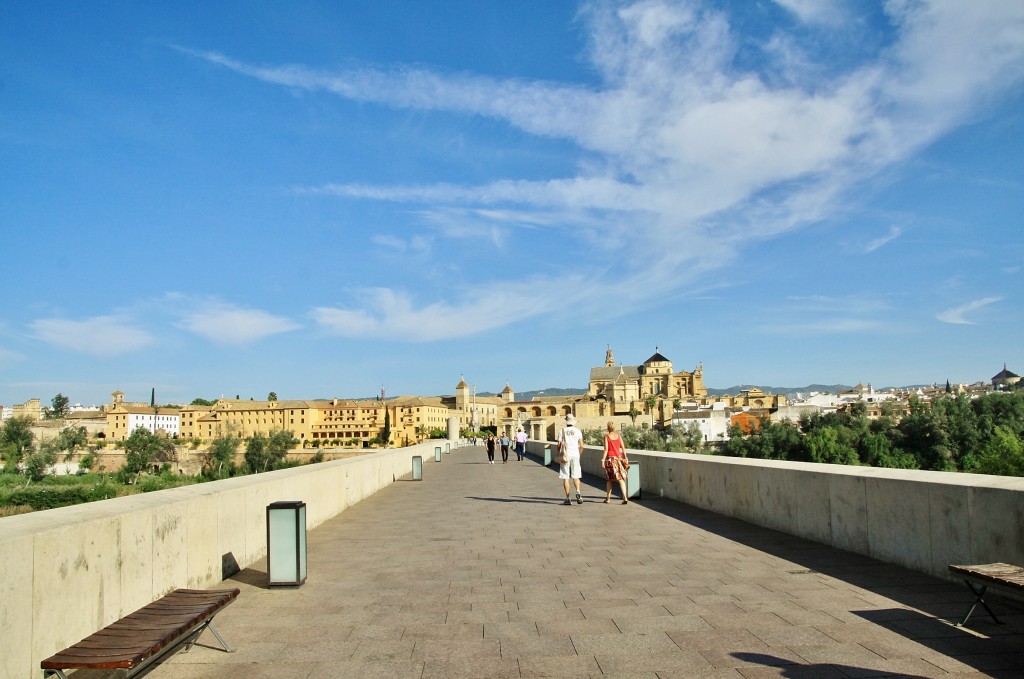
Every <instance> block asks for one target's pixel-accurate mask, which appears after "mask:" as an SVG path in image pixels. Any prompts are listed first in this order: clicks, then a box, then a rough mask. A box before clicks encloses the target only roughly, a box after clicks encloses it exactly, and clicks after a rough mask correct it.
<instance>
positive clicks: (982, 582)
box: [949, 563, 1024, 625]
mask: <svg viewBox="0 0 1024 679" xmlns="http://www.w3.org/2000/svg"><path fill="white" fill-rule="evenodd" d="M949 571H950V573H953V574H954V575H956V576H957V577H959V578H960V579H961V580H963V581H964V584H965V585H967V587H968V588H969V589H970V590H971V591H972V592H973V593H974V603H973V604H972V605H971V609H970V610H969V611H967V615H965V616H964V619H963V620H962V621H960V623H958V625H966V624H967V619H968V618H970V617H971V613H973V612H974V609H975V608H976V607H977V606H978V604H981V605H982V606H983V607H984V608H985V610H986V611H988V614H989V615H991V616H992V619H993V620H995V621H996V623H997V624H1002V623H1001V622H1000V620H999V618H997V617H996V614H995V613H993V612H992V609H991V608H989V607H988V604H987V603H985V593H986V592H987V591H988V590H989V589H990V588H991V589H992V590H994V591H997V592H999V593H1000V594H1003V595H1005V596H1008V597H1010V598H1013V599H1017V600H1020V601H1024V567H1021V566H1014V565H1012V564H1008V563H986V564H977V565H974V566H966V565H951V566H950V567H949ZM975 585H977V587H976V586H975Z"/></svg>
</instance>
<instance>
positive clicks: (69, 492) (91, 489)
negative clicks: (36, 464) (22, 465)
mask: <svg viewBox="0 0 1024 679" xmlns="http://www.w3.org/2000/svg"><path fill="white" fill-rule="evenodd" d="M117 495H118V487H117V486H116V485H113V484H107V483H103V484H97V485H78V486H67V485H56V484H36V485H32V486H28V487H27V488H26V487H20V488H10V487H7V488H3V489H0V505H28V506H29V507H32V509H33V510H36V511H39V510H41V509H54V508H56V507H68V506H70V505H77V504H82V503H83V502H95V501H96V500H106V499H107V498H112V497H117Z"/></svg>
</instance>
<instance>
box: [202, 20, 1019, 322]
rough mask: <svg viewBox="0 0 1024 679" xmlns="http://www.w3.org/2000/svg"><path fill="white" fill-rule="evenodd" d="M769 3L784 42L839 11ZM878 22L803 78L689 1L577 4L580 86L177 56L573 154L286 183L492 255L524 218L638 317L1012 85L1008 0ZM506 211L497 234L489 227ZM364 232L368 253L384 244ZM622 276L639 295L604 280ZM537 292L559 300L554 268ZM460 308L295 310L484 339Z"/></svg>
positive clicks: (796, 50)
mask: <svg viewBox="0 0 1024 679" xmlns="http://www.w3.org/2000/svg"><path fill="white" fill-rule="evenodd" d="M778 2H779V4H780V5H781V6H783V7H785V8H786V9H788V10H789V11H791V12H792V13H793V14H794V15H795V16H796V17H798V19H799V20H800V21H802V22H805V26H804V30H814V28H815V25H822V24H824V25H826V26H825V28H824V30H826V31H828V30H834V27H833V26H828V25H827V24H829V23H830V22H834V20H835V18H836V17H839V16H847V15H850V14H855V13H856V11H857V7H856V4H855V3H848V2H843V1H840V0H833V1H831V2H812V1H811V0H778ZM883 9H884V10H885V11H886V12H887V14H888V16H889V20H890V22H891V24H892V26H894V27H895V32H894V34H893V35H894V37H893V42H892V43H891V44H889V45H887V46H885V47H883V48H882V49H881V50H880V51H879V52H878V53H877V54H876V55H875V56H874V58H872V59H871V60H867V61H861V62H860V63H858V64H853V65H850V66H848V67H847V68H846V69H845V70H841V71H840V72H838V73H837V72H836V69H834V68H829V69H825V68H816V66H817V64H816V63H815V57H816V55H814V54H812V53H809V52H807V51H805V50H804V49H802V48H801V43H800V41H799V40H798V39H796V37H791V36H786V35H784V34H780V33H778V32H776V33H775V34H773V35H772V36H771V37H770V38H767V39H766V42H765V44H764V45H760V46H757V45H755V46H753V49H760V51H761V55H762V56H763V59H761V60H760V65H759V66H758V70H757V71H754V70H751V69H750V68H749V67H744V68H741V67H740V66H738V65H737V63H736V59H735V57H736V54H737V52H738V44H739V40H738V38H737V37H736V36H735V35H734V34H733V31H732V29H731V27H730V23H729V17H728V16H727V15H726V14H725V13H723V12H721V11H717V10H714V9H712V8H710V7H709V3H708V4H705V3H701V2H698V1H697V0H642V1H638V2H614V1H613V2H606V1H594V2H588V3H586V4H585V5H584V6H583V8H582V10H581V12H580V17H581V21H582V25H584V26H585V27H586V30H587V34H588V47H587V50H586V57H587V58H588V59H589V61H590V63H591V65H592V66H593V68H594V70H595V72H596V74H597V75H598V76H599V78H598V80H599V83H598V84H596V85H594V86H590V87H582V86H580V85H577V84H565V83H554V82H541V81H532V82H531V81H526V80H519V79H512V80H501V79H494V78H488V77H484V76H477V75H471V74H465V73H443V72H440V71H435V70H431V69H428V68H412V67H407V68H378V67H373V66H369V67H360V66H353V67H350V68H347V69H340V70H337V71H331V72H327V71H324V70H319V69H314V68H309V67H306V66H303V65H296V64H289V65H253V64H248V63H244V62H242V61H239V60H237V59H233V58H231V57H229V56H226V55H224V54H220V53H216V52H198V51H190V50H183V51H188V52H189V53H190V54H193V55H195V56H197V57H199V58H202V59H205V60H206V61H208V62H211V63H215V64H218V65H220V66H223V67H225V68H228V69H231V70H233V71H235V72H237V73H241V74H244V75H246V76H249V77H252V78H256V79H259V80H261V81H263V82H266V83H271V84H274V85H280V86H283V87H288V88H293V89H298V90H307V91H322V92H330V93H333V94H336V95H338V96H339V97H343V98H346V99H350V100H355V101H362V102H372V103H377V104H381V105H384V106H389V107H394V108H403V109H414V110H420V111H447V112H455V113H461V114H472V115H479V116H485V117H489V118H492V119H496V120H499V121H504V122H505V123H507V124H509V125H511V126H514V127H517V128H519V129H521V130H523V131H525V132H527V133H529V134H533V135H537V136H543V137H554V138H560V139H564V140H567V141H569V142H571V143H572V144H574V145H575V146H576V147H577V148H578V149H579V155H580V163H579V166H578V167H579V170H578V172H576V173H575V174H573V175H571V176H565V177H556V178H549V179H544V180H526V179H521V178H515V177H509V178H504V179H499V180H495V181H488V182H483V183H479V184H453V183H436V184H427V185H422V184H417V185H372V184H358V183H329V182H327V183H324V184H321V185H319V186H312V187H305V188H303V189H301V190H303V191H306V192H309V193H311V194H321V195H333V196H338V197H342V198H346V199H357V200H368V201H388V202H395V203H405V204H412V205H418V206H422V208H421V209H420V210H419V211H418V212H417V214H420V215H422V216H424V218H425V219H427V220H429V222H430V223H431V224H432V225H433V226H434V227H435V228H437V229H438V235H439V236H444V237H449V238H466V237H473V238H481V237H484V238H488V239H490V240H491V243H492V244H494V245H495V246H496V247H502V246H503V245H504V244H506V243H509V242H514V241H515V238H514V234H512V233H511V232H514V230H515V229H518V228H537V226H538V225H543V226H544V227H545V228H550V229H551V231H552V233H553V234H555V236H556V237H561V238H563V239H568V238H571V239H573V245H574V250H575V251H576V252H577V253H578V255H577V256H579V257H581V258H585V259H587V260H588V261H589V262H590V263H591V265H592V266H591V268H592V269H593V272H594V273H593V275H592V278H591V280H589V281H588V285H589V286H591V287H597V288H605V289H607V291H608V292H609V293H610V294H611V295H613V296H614V297H615V298H616V299H617V300H619V301H624V298H625V297H631V299H630V301H632V302H635V303H638V304H643V303H645V302H653V301H656V300H657V299H659V297H660V296H662V295H664V294H666V293H671V292H676V293H678V292H680V291H682V290H685V289H686V288H687V286H693V285H697V284H699V279H700V277H701V276H702V275H704V274H706V273H707V272H708V271H711V270H714V269H715V268H719V267H722V266H725V265H728V264H729V263H730V262H732V261H733V260H734V259H735V258H736V256H737V254H738V252H740V248H741V247H745V246H748V245H749V244H750V243H751V241H755V240H759V239H766V238H771V237H774V236H777V235H778V234H781V233H785V232H787V231H791V230H793V229H797V228H799V227H801V226H805V225H807V224H809V223H812V222H815V221H818V220H821V219H823V218H825V217H826V216H827V215H829V214H831V213H832V212H833V211H835V209H836V208H837V207H838V206H840V205H841V204H842V201H844V200H846V199H847V198H848V196H849V195H850V194H851V191H852V189H853V188H854V187H856V186H858V185H859V184H860V183H861V182H863V181H864V180H865V179H868V178H871V177H873V176H875V175H877V174H878V173H879V172H880V171H881V170H884V169H886V168H889V167H892V166H893V165H894V164H898V163H901V162H903V161H905V160H906V159H908V158H909V157H911V156H912V155H913V154H914V153H915V152H917V151H918V150H920V149H921V148H923V147H924V146H926V145H927V144H929V143H931V142H933V141H934V140H935V139H936V138H938V137H939V136H940V135H942V134H944V133H946V132H948V131H949V130H951V129H953V128H954V127H956V126H957V125H959V124H961V123H963V122H965V121H968V120H970V119H971V118H972V116H975V115H977V114H978V113H979V112H980V111H982V110H984V108H985V107H986V106H987V104H988V103H989V102H990V101H992V99H993V98H994V97H996V96H998V94H999V92H1001V91H1002V90H1004V89H1006V88H1009V87H1012V86H1014V85H1017V84H1019V83H1020V82H1021V81H1022V80H1024V3H1019V2H1017V3H1013V2H1005V1H1004V0H958V1H953V0H950V1H945V2H927V1H919V0H913V1H911V0H889V1H888V2H886V3H885V4H884V7H883ZM748 47H749V46H748ZM826 72H827V73H830V74H831V75H829V77H828V78H827V79H826V78H825V77H824V76H823V75H822V74H823V73H826ZM584 159H585V160H584ZM513 213H514V214H515V215H517V216H518V220H517V221H516V220H509V219H507V218H506V217H507V216H508V215H509V214H513ZM552 217H557V219H552ZM900 233H901V232H900V230H899V229H898V228H897V227H894V228H893V229H892V230H891V231H890V232H889V234H888V235H887V236H884V237H881V238H877V239H875V240H873V241H870V242H869V243H868V244H867V252H871V251H874V250H876V249H878V248H880V247H882V246H883V245H884V244H885V243H887V242H890V241H891V240H892V239H894V238H897V237H898V236H899V235H900ZM382 238H384V239H385V240H380V241H378V242H379V243H381V244H386V243H390V244H391V245H398V244H399V243H400V242H402V240H401V239H399V240H391V241H388V240H386V237H384V236H382ZM626 242H628V243H630V244H631V246H632V247H634V248H635V249H636V250H638V251H643V252H647V253H655V254H654V258H655V259H654V260H650V261H644V262H642V263H637V264H636V265H633V266H635V267H639V266H643V270H642V271H641V270H640V269H639V268H634V269H630V268H629V267H630V264H629V263H625V264H624V263H622V262H619V261H617V260H615V259H614V258H613V257H614V255H613V254H612V250H611V249H610V248H609V244H613V245H618V244H620V243H626ZM683 244H685V245H683ZM656 267H662V268H661V269H660V270H659V269H657V268H656ZM652 271H653V272H656V273H654V274H653V275H652V274H651V273H650V272H652ZM602 272H603V273H602ZM631 280H636V281H642V284H641V285H639V286H637V287H636V288H630V287H628V285H626V284H624V283H625V282H628V281H631ZM547 284H548V285H550V286H551V287H552V288H554V289H566V288H567V280H565V279H560V278H558V277H557V274H556V277H555V278H551V279H549V280H547ZM522 292H523V294H526V295H536V294H537V290H534V289H528V290H526V289H524V290H522ZM507 294H514V292H512V291H510V292H508V293H507ZM371 302H372V303H371ZM530 302H531V300H530V299H528V298H527V299H518V300H516V301H515V302H514V303H512V304H511V308H513V309H524V310H527V311H526V312H527V313H530V314H531V315H536V314H537V313H541V312H538V311H537V309H545V308H547V306H546V305H543V304H542V305H539V306H538V305H532V304H531V303H530ZM374 305H377V306H374ZM618 306H620V307H622V306H624V305H618ZM477 308H488V307H477ZM491 308H493V307H491ZM472 309H474V307H473V306H472V305H471V304H470V303H469V302H468V301H467V302H466V303H459V302H450V301H449V302H446V301H443V300H430V299H424V300H423V301H414V300H413V298H412V297H411V296H410V295H409V294H407V293H404V292H402V291H399V290H387V291H384V290H378V291H376V292H375V293H374V294H373V295H371V296H370V297H369V299H368V302H367V303H366V304H358V305H355V306H353V307H352V308H342V309H327V308H323V309H318V310H317V312H316V313H315V317H316V318H317V320H318V322H320V323H321V324H323V325H325V326H326V327H330V328H334V329H336V330H337V331H339V332H342V333H355V334H359V335H363V336H377V335H382V334H385V333H387V332H397V333H398V334H400V335H402V336H406V337H420V338H424V337H438V336H449V335H458V334H463V333H468V332H471V331H472V330H471V328H473V327H475V328H477V329H483V328H486V327H489V324H488V323H487V322H484V323H476V324H471V323H468V322H466V319H467V318H468V317H469V316H471V315H472V314H471V310H472ZM495 323H497V321H495ZM855 325H856V324H853V325H850V326H847V327H853V326H855ZM837 327H841V326H837Z"/></svg>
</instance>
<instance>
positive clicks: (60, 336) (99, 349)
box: [29, 315, 155, 357]
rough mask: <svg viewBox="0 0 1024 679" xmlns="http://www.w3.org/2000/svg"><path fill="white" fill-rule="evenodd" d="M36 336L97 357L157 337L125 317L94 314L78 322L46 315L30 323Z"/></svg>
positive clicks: (139, 346)
mask: <svg viewBox="0 0 1024 679" xmlns="http://www.w3.org/2000/svg"><path fill="white" fill-rule="evenodd" d="M29 327H30V328H31V330H32V332H33V334H34V335H35V337H36V338H37V339H39V340H41V341H43V342H46V343H47V344H52V345H53V346H56V347H60V348H62V349H67V350H69V351H74V352H77V353H81V354H87V355H90V356H97V357H111V356H119V355H121V354H127V353H131V352H133V351H138V350H140V349H143V348H145V347H148V346H150V345H152V344H153V343H154V341H155V339H154V337H153V336H152V335H151V334H150V333H149V332H147V331H146V330H143V329H142V328H140V327H138V326H137V325H135V321H133V320H132V319H130V318H128V317H124V316H117V315H111V316H94V317H92V318H87V319H85V320H80V321H75V320H70V319H65V318H44V319H40V320H37V321H33V322H32V323H30V324H29Z"/></svg>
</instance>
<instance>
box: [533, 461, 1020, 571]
mask: <svg viewBox="0 0 1024 679" xmlns="http://www.w3.org/2000/svg"><path fill="white" fill-rule="evenodd" d="M544 445H551V449H552V451H554V444H553V443H548V444H545V443H544V442H539V441H534V442H530V444H529V446H530V447H529V450H530V452H531V453H533V454H536V455H542V454H543V447H544ZM628 452H629V458H630V460H632V461H636V462H639V463H640V486H641V489H642V494H643V495H644V496H650V495H654V496H659V497H665V498H669V499H672V500H676V501H678V502H684V503H686V504H690V505H693V506H695V507H700V508H702V509H707V510H709V511H713V512H716V513H718V514H723V515H726V516H731V517H735V518H737V519H742V520H744V521H747V522H749V523H752V524H756V525H758V526H764V527H766V528H772V529H775V530H778V531H781V532H783V533H788V534H790V535H796V536H799V537H803V538H807V539H808V540H813V541H815V542H818V543H821V544H825V545H829V546H832V547H836V548H839V549H843V550H846V551H849V552H854V553H857V554H862V555H865V556H869V557H872V558H874V559H878V560H880V561H884V562H886V563H892V564H898V565H900V566H905V567H907V568H910V569H912V570H915V571H920V572H922V573H928V574H930V575H935V576H938V577H941V578H949V577H950V575H949V572H948V570H947V567H948V566H949V565H950V564H978V563H993V562H1000V561H1001V562H1006V563H1012V564H1018V565H1024V478H1019V477H1010V476H986V475H981V474H960V473H952V472H928V471H910V470H900V469H881V468H876V467H853V466H845V465H831V464H814V463H810V462H781V461H775V460H753V459H746V458H737V457H723V456H712V455H687V454H681V453H662V452H652V451H640V450H630V451H628ZM582 461H583V470H584V471H585V472H586V473H587V474H593V475H595V476H600V477H602V478H603V476H604V474H603V472H602V470H601V465H600V463H601V450H600V449H599V448H596V447H588V448H587V449H586V451H585V452H584V455H583V460H582Z"/></svg>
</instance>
